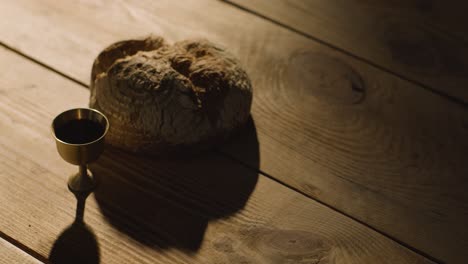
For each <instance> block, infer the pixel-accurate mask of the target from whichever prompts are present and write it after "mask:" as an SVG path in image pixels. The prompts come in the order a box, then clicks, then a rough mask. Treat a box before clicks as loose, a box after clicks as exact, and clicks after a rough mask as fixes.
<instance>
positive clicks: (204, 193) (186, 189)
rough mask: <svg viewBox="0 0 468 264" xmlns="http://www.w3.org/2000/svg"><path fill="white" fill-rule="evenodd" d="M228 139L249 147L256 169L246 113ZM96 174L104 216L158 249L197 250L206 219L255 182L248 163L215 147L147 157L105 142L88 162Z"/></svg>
mask: <svg viewBox="0 0 468 264" xmlns="http://www.w3.org/2000/svg"><path fill="white" fill-rule="evenodd" d="M228 144H235V145H238V146H239V148H238V149H239V151H241V152H242V153H248V157H249V159H250V162H249V164H256V169H258V164H259V154H258V153H259V150H258V141H257V137H256V130H255V125H254V123H253V120H252V119H250V121H249V122H248V124H247V126H246V127H245V129H243V130H242V131H239V133H238V135H236V136H235V137H234V138H232V139H231V141H230V142H229V143H228ZM91 169H92V170H93V172H94V173H95V175H96V177H97V178H98V180H99V185H98V188H97V189H96V190H95V198H96V201H97V203H98V205H99V207H100V209H101V211H102V213H103V214H104V216H105V217H106V219H107V221H108V222H109V223H110V224H111V225H112V226H114V227H115V228H117V229H118V230H119V231H121V232H123V233H125V234H127V235H128V236H129V237H131V238H133V239H135V240H137V241H139V242H141V243H144V244H146V245H149V246H153V247H154V248H156V249H161V250H162V249H166V248H172V247H175V248H179V249H182V250H184V251H188V252H194V251H197V250H198V248H199V247H200V245H201V242H202V241H203V237H204V233H205V230H206V227H207V225H208V222H209V221H210V220H212V219H219V218H223V217H228V216H230V215H233V214H235V213H236V212H238V211H239V210H241V209H242V208H243V207H244V206H245V204H246V202H247V200H248V199H249V196H250V194H251V193H252V191H253V190H254V188H255V185H256V183H257V178H258V175H257V170H256V169H255V170H253V169H248V168H246V167H244V166H243V165H241V164H239V163H237V162H236V161H234V160H232V159H229V158H227V157H226V156H224V155H223V154H221V153H220V152H219V151H217V150H210V151H207V152H204V153H200V154H197V155H195V156H194V155H192V156H190V157H188V156H184V157H178V158H175V157H171V158H165V157H151V156H143V155H135V154H132V153H128V152H125V151H122V150H118V149H115V148H111V147H109V148H107V149H106V151H105V152H104V153H103V155H102V156H101V158H100V159H99V160H98V161H97V162H96V163H94V164H92V165H91Z"/></svg>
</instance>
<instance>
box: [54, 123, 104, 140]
mask: <svg viewBox="0 0 468 264" xmlns="http://www.w3.org/2000/svg"><path fill="white" fill-rule="evenodd" d="M104 130H105V127H103V126H102V125H101V124H99V123H98V122H96V121H93V120H89V119H75V120H70V121H67V122H66V123H65V124H63V125H61V126H59V127H57V128H56V131H55V135H56V137H57V138H58V139H60V140H62V141H63V142H66V143H69V144H86V143H89V142H93V141H95V140H97V139H99V138H100V137H101V136H102V135H103V134H104Z"/></svg>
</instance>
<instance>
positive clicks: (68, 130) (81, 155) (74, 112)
mask: <svg viewBox="0 0 468 264" xmlns="http://www.w3.org/2000/svg"><path fill="white" fill-rule="evenodd" d="M108 130H109V120H108V119H107V117H106V116H105V115H104V114H102V113H101V112H99V111H97V110H95V109H91V108H76V109H70V110H67V111H65V112H63V113H61V114H59V115H58V116H57V117H55V119H54V120H53V121H52V132H53V134H54V138H55V143H56V145H57V151H58V153H59V154H60V156H61V157H62V159H64V160H65V161H67V162H68V163H71V164H74V165H78V166H79V171H78V173H77V174H74V175H72V176H70V178H69V179H68V189H69V190H70V191H71V192H73V193H75V194H76V193H89V192H92V191H93V190H94V188H95V187H96V180H95V178H94V176H93V174H92V172H91V171H89V170H88V168H87V167H88V164H89V163H92V162H94V161H96V160H97V159H98V158H99V156H100V155H101V153H102V152H103V151H104V138H105V136H106V133H107V131H108Z"/></svg>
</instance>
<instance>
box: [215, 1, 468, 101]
mask: <svg viewBox="0 0 468 264" xmlns="http://www.w3.org/2000/svg"><path fill="white" fill-rule="evenodd" d="M220 1H221V2H223V3H224V4H226V5H229V6H232V7H235V8H237V9H240V10H242V11H244V12H247V13H250V14H252V15H254V16H257V17H260V18H262V19H264V20H266V21H269V22H271V23H273V24H275V25H277V26H280V27H282V28H285V29H287V30H289V31H292V32H294V33H296V34H299V35H301V36H303V37H305V38H308V39H311V40H313V41H316V42H318V43H320V44H322V45H324V46H326V47H329V48H332V49H334V50H337V51H339V52H341V53H343V54H346V55H348V56H350V57H352V58H354V59H356V60H359V61H362V62H364V63H367V64H368V65H370V66H372V67H374V68H376V69H378V70H381V71H383V72H386V73H389V74H391V75H394V76H396V77H398V78H399V79H401V80H404V81H407V82H410V83H412V84H415V85H417V86H419V87H421V88H423V89H425V90H427V91H429V92H432V93H434V94H437V95H439V96H441V97H443V98H445V99H447V100H449V101H451V102H453V103H456V104H458V105H461V106H463V107H466V108H468V102H465V101H464V100H463V99H459V98H457V97H455V96H452V95H450V94H447V93H444V92H441V91H439V90H437V89H434V88H432V87H430V86H428V85H426V84H424V83H422V82H419V81H417V80H415V79H412V78H408V77H405V76H403V75H401V74H399V73H397V72H395V71H392V70H391V69H389V68H386V67H383V66H380V65H379V64H377V63H374V62H372V61H370V60H368V59H366V58H364V57H361V56H358V55H355V54H353V53H351V52H349V51H347V50H345V49H342V48H340V47H338V46H335V45H333V44H332V43H329V42H327V41H325V40H322V39H320V38H318V37H315V36H313V35H311V34H308V33H306V32H304V31H301V30H299V29H296V28H294V27H292V26H289V25H287V24H285V23H282V22H280V21H278V20H275V19H273V18H270V17H268V16H266V15H263V14H261V13H259V12H257V11H255V10H252V9H250V8H247V7H244V6H242V5H240V4H237V3H234V2H232V1H230V0H220Z"/></svg>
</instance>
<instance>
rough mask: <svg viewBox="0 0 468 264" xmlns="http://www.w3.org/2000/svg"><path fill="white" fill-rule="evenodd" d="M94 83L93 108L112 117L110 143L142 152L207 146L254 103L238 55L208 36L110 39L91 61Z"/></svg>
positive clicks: (227, 132)
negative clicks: (173, 39) (169, 39)
mask: <svg viewBox="0 0 468 264" xmlns="http://www.w3.org/2000/svg"><path fill="white" fill-rule="evenodd" d="M90 89H91V98H90V107H91V108H95V109H97V110H99V111H102V112H103V113H104V114H105V115H106V116H107V117H108V118H109V122H110V124H111V126H110V129H109V132H108V134H107V136H106V142H108V143H109V144H111V145H113V146H116V147H119V148H122V149H126V150H129V151H133V152H143V153H155V154H158V153H162V152H172V151H179V150H185V149H198V148H200V147H201V148H205V147H209V146H211V145H213V144H214V143H217V142H219V141H220V140H223V139H225V138H226V137H228V136H229V135H230V134H231V132H232V131H234V130H236V129H237V128H239V127H240V126H242V125H243V124H244V123H245V122H246V121H247V120H248V117H249V114H250V107H251V104H252V87H251V83H250V80H249V78H248V76H247V74H246V72H245V71H244V70H243V69H242V68H241V66H240V65H239V62H238V61H237V60H236V59H235V58H234V57H233V56H232V55H231V54H229V53H228V52H226V51H225V50H224V49H222V48H220V47H218V46H216V45H214V44H213V43H210V42H208V41H206V40H186V41H181V42H177V43H175V44H174V45H169V44H167V43H166V42H165V41H164V39H163V38H161V37H148V38H146V39H143V40H127V41H121V42H118V43H115V44H112V45H111V46H109V47H108V48H106V49H105V50H104V51H102V52H101V53H100V54H99V56H98V57H97V58H96V60H95V61H94V64H93V69H92V73H91V87H90Z"/></svg>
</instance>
